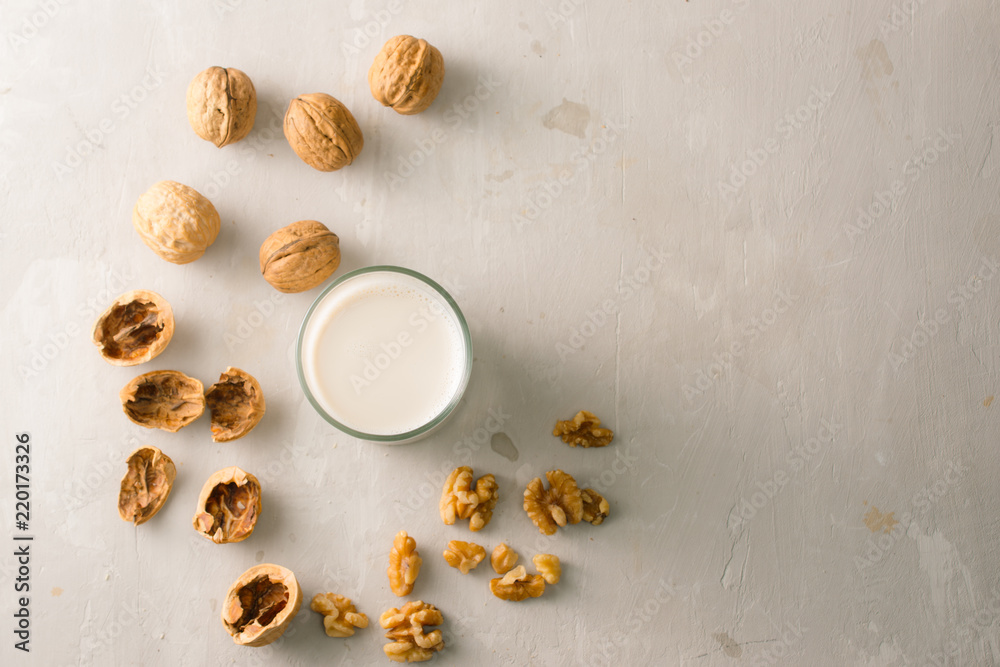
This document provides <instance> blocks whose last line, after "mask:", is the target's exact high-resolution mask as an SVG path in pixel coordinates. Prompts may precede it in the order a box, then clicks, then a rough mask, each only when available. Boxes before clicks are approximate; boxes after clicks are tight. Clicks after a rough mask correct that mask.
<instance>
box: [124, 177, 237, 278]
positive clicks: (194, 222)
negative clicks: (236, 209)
mask: <svg viewBox="0 0 1000 667" xmlns="http://www.w3.org/2000/svg"><path fill="white" fill-rule="evenodd" d="M132 225H133V226H134V227H135V231H137V232H138V233H139V238H141V239H142V242H143V243H145V244H146V245H148V246H149V247H150V248H151V249H152V250H153V252H155V253H156V254H157V255H159V256H160V257H162V258H163V259H165V260H167V261H168V262H173V263H174V264H187V263H188V262H193V261H194V260H196V259H198V258H199V257H201V256H202V255H204V254H205V250H206V249H207V248H208V246H210V245H212V243H214V242H215V237H217V236H218V235H219V212H218V211H216V210H215V207H214V206H212V202H210V201H208V199H206V198H205V197H204V196H202V195H201V194H200V193H199V192H198V191H196V190H195V189H194V188H189V187H188V186H186V185H182V184H181V183H176V182H174V181H160V182H159V183H156V184H154V185H153V187H151V188H150V189H149V190H147V191H146V192H145V193H143V194H142V195H141V196H140V197H139V200H138V201H137V202H136V203H135V208H134V209H132Z"/></svg>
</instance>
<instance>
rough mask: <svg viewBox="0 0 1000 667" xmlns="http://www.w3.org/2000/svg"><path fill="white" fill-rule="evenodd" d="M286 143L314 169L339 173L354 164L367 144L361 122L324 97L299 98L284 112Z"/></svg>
mask: <svg viewBox="0 0 1000 667" xmlns="http://www.w3.org/2000/svg"><path fill="white" fill-rule="evenodd" d="M284 130H285V139H287V140H288V143H289V145H290V146H291V147H292V150H293V151H295V153H296V154H297V155H298V156H299V157H300V158H302V161H303V162H305V163H306V164H308V165H309V166H310V167H312V168H313V169H318V170H320V171H336V170H338V169H340V168H341V167H346V166H347V165H349V164H351V163H352V162H354V158H356V157H357V156H358V154H359V153H360V152H361V149H362V148H364V145H365V140H364V137H363V136H362V135H361V128H360V127H358V121H356V120H354V116H352V115H351V112H350V111H348V109H347V107H345V106H344V105H343V104H342V103H341V102H340V101H339V100H337V99H336V98H334V97H331V96H329V95H327V94H325V93H310V94H308V95H299V96H298V97H296V98H295V99H294V100H292V101H291V102H290V103H289V105H288V111H286V112H285V124H284Z"/></svg>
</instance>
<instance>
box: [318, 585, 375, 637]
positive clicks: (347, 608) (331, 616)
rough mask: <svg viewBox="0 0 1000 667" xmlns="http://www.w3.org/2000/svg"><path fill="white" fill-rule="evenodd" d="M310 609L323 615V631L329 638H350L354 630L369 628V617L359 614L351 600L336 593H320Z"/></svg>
mask: <svg viewBox="0 0 1000 667" xmlns="http://www.w3.org/2000/svg"><path fill="white" fill-rule="evenodd" d="M309 608H310V609H312V610H313V611H315V612H318V613H320V614H322V615H323V629H324V630H325V631H326V634H327V636H328V637H350V636H352V635H353V634H354V628H367V627H368V617H367V616H365V615H364V614H361V613H358V610H357V608H356V607H355V606H354V603H353V602H351V600H350V598H346V597H344V596H343V595H336V594H334V593H318V594H317V595H316V596H315V597H313V599H312V602H311V603H310V604H309Z"/></svg>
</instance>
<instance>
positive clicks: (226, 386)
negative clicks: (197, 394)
mask: <svg viewBox="0 0 1000 667" xmlns="http://www.w3.org/2000/svg"><path fill="white" fill-rule="evenodd" d="M205 403H206V404H207V405H208V409H209V410H210V411H211V412H212V440H213V441H215V442H229V441H230V440H237V439H239V438H242V437H243V436H245V435H246V434H247V433H249V432H250V431H252V430H253V427H254V426H256V425H257V424H258V423H259V422H260V419H261V417H263V416H264V409H265V405H264V393H263V392H262V391H261V389H260V384H258V383H257V380H256V379H255V378H254V377H253V376H252V375H250V374H249V373H247V372H246V371H243V370H240V369H239V368H233V367H232V366H230V367H229V368H227V369H226V372H225V373H223V374H222V375H220V376H219V381H218V382H216V383H215V384H213V385H212V386H211V387H209V388H208V391H206V392H205Z"/></svg>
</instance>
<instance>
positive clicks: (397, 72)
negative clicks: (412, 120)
mask: <svg viewBox="0 0 1000 667" xmlns="http://www.w3.org/2000/svg"><path fill="white" fill-rule="evenodd" d="M443 82H444V58H442V57H441V52H440V51H438V50H437V49H436V48H434V47H433V46H431V45H430V44H428V43H427V41H426V40H423V39H417V38H416V37H411V36H410V35H398V36H396V37H393V38H392V39H390V40H389V41H388V42H386V43H385V45H384V46H383V47H382V50H381V51H379V53H378V55H377V56H375V62H374V63H372V66H371V69H369V70H368V86H369V88H371V91H372V96H373V97H374V98H375V99H376V100H378V101H379V102H380V103H381V104H382V105H383V106H387V107H389V108H391V109H392V110H393V111H395V112H396V113H398V114H402V115H405V116H410V115H413V114H417V113H420V112H421V111H423V110H424V109H426V108H427V107H429V106H430V105H431V102H433V101H434V98H435V97H437V94H438V92H439V91H440V90H441V84H442V83H443Z"/></svg>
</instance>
